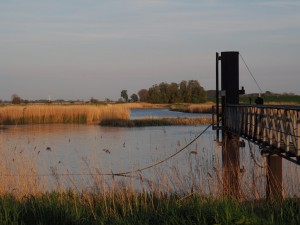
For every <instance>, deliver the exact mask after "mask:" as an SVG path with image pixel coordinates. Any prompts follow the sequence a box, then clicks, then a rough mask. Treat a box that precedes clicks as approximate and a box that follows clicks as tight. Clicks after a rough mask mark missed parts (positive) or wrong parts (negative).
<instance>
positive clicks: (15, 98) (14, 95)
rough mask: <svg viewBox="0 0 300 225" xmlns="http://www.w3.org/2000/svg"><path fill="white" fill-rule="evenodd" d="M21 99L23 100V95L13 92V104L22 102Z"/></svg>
mask: <svg viewBox="0 0 300 225" xmlns="http://www.w3.org/2000/svg"><path fill="white" fill-rule="evenodd" d="M21 101H22V99H21V97H19V96H18V95H16V94H13V95H12V96H11V103H12V104H20V103H21Z"/></svg>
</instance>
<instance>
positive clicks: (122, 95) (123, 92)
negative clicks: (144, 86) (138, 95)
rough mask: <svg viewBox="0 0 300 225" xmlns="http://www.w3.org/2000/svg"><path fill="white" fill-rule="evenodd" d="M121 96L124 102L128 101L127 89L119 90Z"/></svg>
mask: <svg viewBox="0 0 300 225" xmlns="http://www.w3.org/2000/svg"><path fill="white" fill-rule="evenodd" d="M121 97H122V98H123V99H124V101H125V102H128V94H127V90H122V91H121Z"/></svg>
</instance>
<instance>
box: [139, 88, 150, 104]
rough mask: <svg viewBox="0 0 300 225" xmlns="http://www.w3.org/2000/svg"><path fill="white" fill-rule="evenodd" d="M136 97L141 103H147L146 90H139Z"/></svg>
mask: <svg viewBox="0 0 300 225" xmlns="http://www.w3.org/2000/svg"><path fill="white" fill-rule="evenodd" d="M138 95H139V97H140V101H141V102H146V101H148V90H147V89H141V90H139V92H138Z"/></svg>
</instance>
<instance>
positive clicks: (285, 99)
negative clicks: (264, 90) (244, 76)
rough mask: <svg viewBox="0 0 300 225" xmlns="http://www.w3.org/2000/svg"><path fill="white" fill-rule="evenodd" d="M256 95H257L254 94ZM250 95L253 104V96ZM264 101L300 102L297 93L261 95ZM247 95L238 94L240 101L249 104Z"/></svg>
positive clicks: (280, 102)
mask: <svg viewBox="0 0 300 225" xmlns="http://www.w3.org/2000/svg"><path fill="white" fill-rule="evenodd" d="M256 97H257V96H256ZM256 97H251V102H252V104H255V98H256ZM262 98H263V100H264V103H269V102H271V103H279V104H284V103H286V104H300V96H299V95H263V96H262ZM249 102H250V99H249V96H240V103H243V104H249Z"/></svg>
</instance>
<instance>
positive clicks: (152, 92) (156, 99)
mask: <svg viewBox="0 0 300 225" xmlns="http://www.w3.org/2000/svg"><path fill="white" fill-rule="evenodd" d="M148 101H149V102H151V103H162V100H161V95H160V89H159V86H158V85H157V84H155V85H153V86H152V87H151V88H149V91H148Z"/></svg>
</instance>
